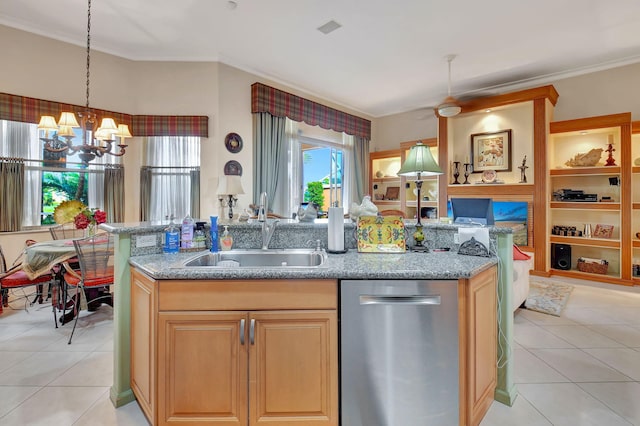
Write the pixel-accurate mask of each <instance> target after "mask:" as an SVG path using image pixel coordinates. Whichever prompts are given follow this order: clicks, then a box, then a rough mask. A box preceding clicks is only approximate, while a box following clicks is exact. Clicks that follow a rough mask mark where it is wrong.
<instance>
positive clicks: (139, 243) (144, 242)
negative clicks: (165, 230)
mask: <svg viewBox="0 0 640 426" xmlns="http://www.w3.org/2000/svg"><path fill="white" fill-rule="evenodd" d="M155 245H156V236H155V235H139V236H138V237H137V238H136V247H137V248H143V247H155Z"/></svg>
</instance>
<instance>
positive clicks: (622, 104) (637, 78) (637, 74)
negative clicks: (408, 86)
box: [372, 63, 640, 158]
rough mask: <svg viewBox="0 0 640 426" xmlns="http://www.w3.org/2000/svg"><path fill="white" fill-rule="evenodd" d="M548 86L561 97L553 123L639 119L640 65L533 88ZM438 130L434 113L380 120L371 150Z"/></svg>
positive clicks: (412, 112)
mask: <svg viewBox="0 0 640 426" xmlns="http://www.w3.org/2000/svg"><path fill="white" fill-rule="evenodd" d="M545 84H552V85H553V86H554V87H555V88H556V90H557V91H558V93H559V94H560V97H559V99H558V103H557V104H556V106H555V109H554V113H553V120H554V121H562V120H571V119H574V118H583V117H592V116H597V115H606V114H617V113H620V112H631V115H632V117H633V119H634V120H639V119H640V101H638V94H637V93H638V89H637V88H638V87H640V63H639V64H633V65H626V66H623V67H619V68H613V69H610V70H605V71H598V72H594V73H591V74H585V75H581V76H577V77H570V78H565V79H560V80H556V81H551V82H547V83H544V84H542V83H541V84H535V85H532V86H531V87H538V86H542V85H545ZM523 89H524V88H523ZM505 92H506V91H505ZM502 93H504V92H502ZM496 94H498V93H496ZM437 127H438V126H437V120H436V118H435V115H434V113H433V110H432V109H422V110H417V111H411V112H406V113H401V114H394V115H390V116H387V117H381V118H378V119H376V126H375V127H374V130H375V131H374V134H373V137H372V150H375V151H384V150H387V149H396V148H398V147H399V144H400V142H404V141H410V140H416V139H420V138H434V137H436V136H437ZM514 158H515V157H514ZM527 158H528V157H527Z"/></svg>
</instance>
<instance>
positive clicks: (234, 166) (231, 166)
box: [224, 160, 242, 176]
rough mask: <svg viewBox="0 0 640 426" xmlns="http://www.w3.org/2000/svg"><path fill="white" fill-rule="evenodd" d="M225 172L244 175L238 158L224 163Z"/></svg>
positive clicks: (226, 173)
mask: <svg viewBox="0 0 640 426" xmlns="http://www.w3.org/2000/svg"><path fill="white" fill-rule="evenodd" d="M224 174H225V175H227V176H229V175H235V176H242V166H241V165H240V163H238V162H237V161H236V160H231V161H227V164H225V165H224Z"/></svg>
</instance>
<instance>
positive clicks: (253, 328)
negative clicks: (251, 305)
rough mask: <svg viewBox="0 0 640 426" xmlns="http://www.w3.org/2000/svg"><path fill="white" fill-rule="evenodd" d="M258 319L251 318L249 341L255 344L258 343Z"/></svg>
mask: <svg viewBox="0 0 640 426" xmlns="http://www.w3.org/2000/svg"><path fill="white" fill-rule="evenodd" d="M255 337H256V320H255V319H251V323H250V325H249V343H251V344H252V345H254V344H255V343H256V339H255Z"/></svg>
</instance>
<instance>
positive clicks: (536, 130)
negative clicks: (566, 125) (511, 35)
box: [533, 98, 551, 273]
mask: <svg viewBox="0 0 640 426" xmlns="http://www.w3.org/2000/svg"><path fill="white" fill-rule="evenodd" d="M533 158H534V159H535V161H534V166H533V170H534V182H535V187H536V191H534V194H533V223H534V226H533V246H534V254H535V256H534V261H533V262H534V264H533V269H534V271H537V272H545V273H546V272H547V270H548V268H547V264H548V258H549V252H548V241H547V238H548V234H549V230H548V229H547V228H548V226H547V203H548V202H549V201H550V197H551V196H550V192H549V191H550V188H549V178H548V176H547V174H548V164H547V105H546V99H543V98H540V99H534V101H533Z"/></svg>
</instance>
